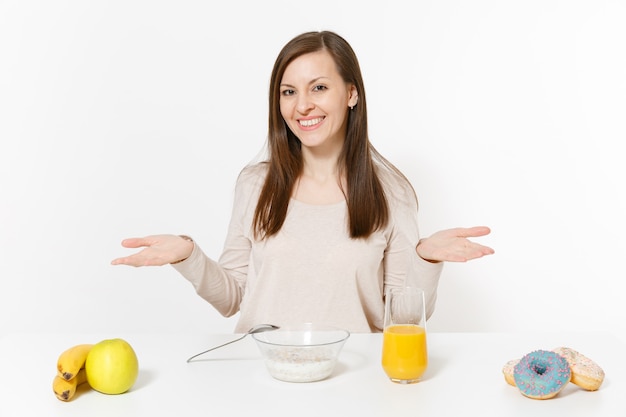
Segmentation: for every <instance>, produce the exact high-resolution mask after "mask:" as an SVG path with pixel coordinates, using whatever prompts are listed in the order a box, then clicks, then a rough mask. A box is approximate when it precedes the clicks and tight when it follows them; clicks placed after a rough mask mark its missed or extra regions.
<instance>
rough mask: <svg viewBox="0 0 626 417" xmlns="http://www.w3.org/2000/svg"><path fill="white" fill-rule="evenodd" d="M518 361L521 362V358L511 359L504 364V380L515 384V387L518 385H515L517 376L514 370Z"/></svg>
mask: <svg viewBox="0 0 626 417" xmlns="http://www.w3.org/2000/svg"><path fill="white" fill-rule="evenodd" d="M518 362H519V359H511V360H510V361H508V362H507V363H505V364H504V366H503V367H502V373H503V374H504V380H505V381H506V383H507V384H509V385H513V386H514V387H516V386H517V385H515V378H514V377H513V372H514V370H515V365H517V364H518Z"/></svg>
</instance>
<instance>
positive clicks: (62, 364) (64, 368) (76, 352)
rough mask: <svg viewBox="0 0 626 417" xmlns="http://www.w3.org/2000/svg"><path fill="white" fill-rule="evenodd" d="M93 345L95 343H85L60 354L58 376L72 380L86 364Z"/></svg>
mask: <svg viewBox="0 0 626 417" xmlns="http://www.w3.org/2000/svg"><path fill="white" fill-rule="evenodd" d="M92 347H93V344H90V343H83V344H80V345H75V346H72V347H71V348H69V349H67V350H65V351H64V352H63V353H61V354H60V355H59V359H58V360H57V370H58V376H60V377H61V378H63V379H65V380H66V381H71V380H72V379H73V378H74V377H75V376H76V375H77V374H78V371H80V370H81V369H82V368H83V367H84V366H85V361H86V360H87V354H88V353H89V351H90V350H91V348H92Z"/></svg>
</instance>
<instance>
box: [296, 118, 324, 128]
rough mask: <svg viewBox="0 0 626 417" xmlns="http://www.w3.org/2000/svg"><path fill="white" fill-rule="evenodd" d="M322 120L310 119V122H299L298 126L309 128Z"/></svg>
mask: <svg viewBox="0 0 626 417" xmlns="http://www.w3.org/2000/svg"><path fill="white" fill-rule="evenodd" d="M322 120H323V118H322V117H318V118H317V119H310V120H300V124H301V125H302V126H304V127H310V126H313V125H316V124H318V123H320V122H321V121H322Z"/></svg>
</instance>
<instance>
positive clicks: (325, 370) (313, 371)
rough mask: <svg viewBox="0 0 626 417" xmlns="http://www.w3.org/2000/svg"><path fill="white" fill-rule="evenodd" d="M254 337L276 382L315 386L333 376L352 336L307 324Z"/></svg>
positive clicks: (340, 330) (340, 331) (322, 326)
mask: <svg viewBox="0 0 626 417" xmlns="http://www.w3.org/2000/svg"><path fill="white" fill-rule="evenodd" d="M252 337H253V338H254V340H255V341H256V344H257V346H258V347H259V350H260V351H261V354H262V355H263V359H264V360H265V366H266V367H267V370H268V371H269V373H270V375H272V376H273V377H274V378H276V379H278V380H281V381H286V382H314V381H320V380H322V379H326V378H328V377H329V376H330V375H331V374H332V373H333V370H334V369H335V365H336V364H337V358H338V357H339V353H340V352H341V349H342V348H343V345H344V344H345V342H346V340H348V337H350V332H348V331H347V330H343V329H339V328H337V327H332V326H324V325H316V324H312V323H304V324H301V325H295V326H294V325H292V326H281V327H280V328H279V329H278V330H272V331H268V332H262V333H253V334H252Z"/></svg>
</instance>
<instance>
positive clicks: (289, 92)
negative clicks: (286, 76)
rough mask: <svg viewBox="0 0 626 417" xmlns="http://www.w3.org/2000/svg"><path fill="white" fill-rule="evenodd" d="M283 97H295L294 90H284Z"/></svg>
mask: <svg viewBox="0 0 626 417" xmlns="http://www.w3.org/2000/svg"><path fill="white" fill-rule="evenodd" d="M280 94H281V95H283V96H293V95H294V91H293V90H283V91H281V92H280Z"/></svg>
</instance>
